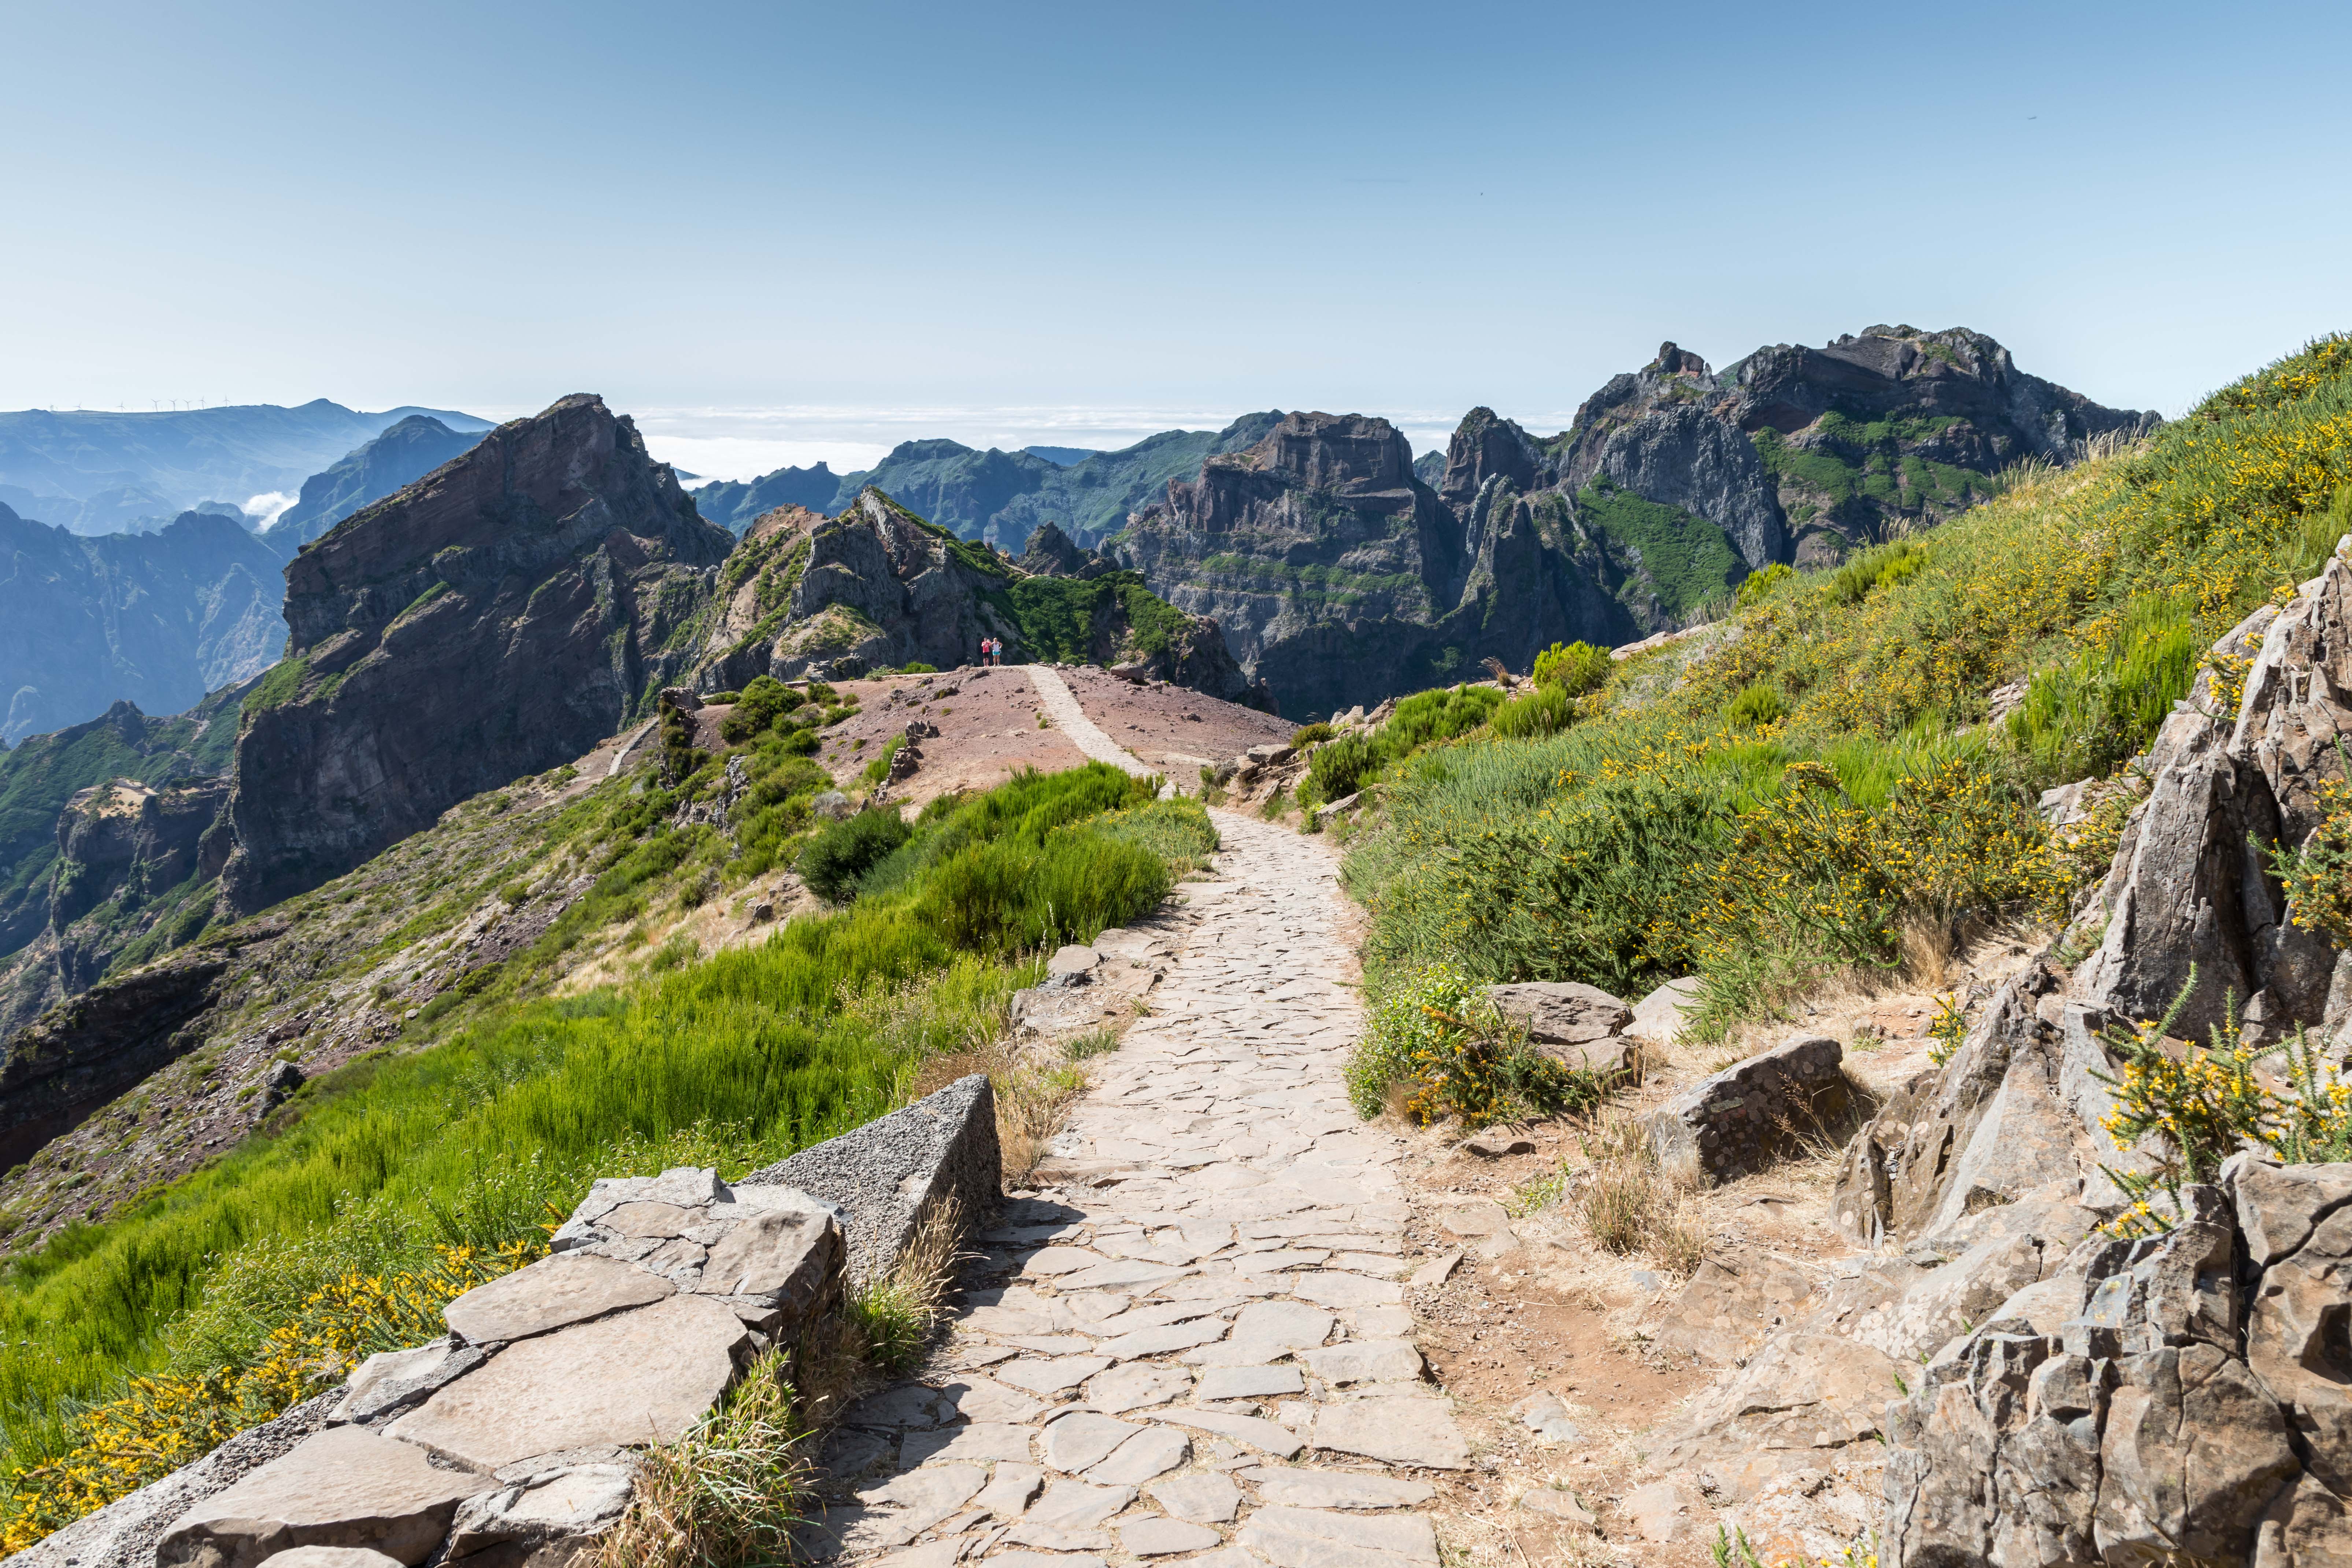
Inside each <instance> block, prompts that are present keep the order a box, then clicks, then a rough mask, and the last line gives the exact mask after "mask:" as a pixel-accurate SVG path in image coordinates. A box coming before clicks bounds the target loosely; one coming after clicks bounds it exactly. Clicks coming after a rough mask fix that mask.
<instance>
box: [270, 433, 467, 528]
mask: <svg viewBox="0 0 2352 1568" xmlns="http://www.w3.org/2000/svg"><path fill="white" fill-rule="evenodd" d="M481 438H482V435H481V432H480V431H478V430H472V429H468V430H466V431H463V432H460V431H456V430H452V429H450V428H449V426H446V425H444V424H442V423H441V421H439V420H438V419H436V418H434V417H432V416H430V415H425V414H412V415H410V416H408V417H407V418H405V419H404V420H402V421H401V422H400V423H399V424H397V425H394V426H392V428H390V429H389V430H386V431H385V432H384V433H383V435H381V436H378V437H376V438H375V439H374V440H373V441H370V442H369V443H368V444H367V445H366V446H364V447H357V448H355V449H354V450H352V451H351V452H348V453H346V454H345V455H344V456H343V458H341V461H339V462H337V463H335V464H334V465H333V466H331V467H330V468H325V469H323V470H321V471H320V472H319V473H315V474H312V475H311V476H310V478H309V479H305V480H303V481H302V494H301V496H300V498H299V499H298V500H296V501H295V503H294V504H293V505H292V506H290V507H288V508H287V509H286V510H284V511H283V512H281V513H279V514H278V519H277V521H274V522H272V523H271V524H270V525H269V527H268V529H267V530H266V531H264V533H263V537H264V538H266V539H268V541H269V542H271V543H272V544H274V545H277V546H278V548H279V549H281V550H286V551H292V550H295V549H298V548H299V547H300V546H302V545H305V544H308V543H310V541H312V540H314V539H316V538H318V537H319V536H320V534H322V533H324V532H326V531H328V530H329V529H331V528H332V527H334V526H335V524H337V523H339V522H341V521H343V519H345V518H347V517H349V516H351V515H352V513H353V512H355V511H357V510H360V508H362V507H363V506H365V505H367V504H368V503H369V502H370V501H376V500H383V498H384V497H386V496H388V495H390V494H392V492H393V491H394V490H396V489H400V488H401V487H403V486H404V485H409V484H413V483H415V481H416V480H418V479H423V478H424V477H425V475H427V474H429V473H431V472H432V471H433V470H434V469H436V468H439V467H440V466H441V465H442V464H444V463H446V462H447V461H448V460H449V459H450V458H455V457H457V455H458V454H460V453H462V452H464V451H467V449H468V448H470V447H472V446H473V445H474V443H475V442H477V441H479V440H480V439H481Z"/></svg>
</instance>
